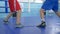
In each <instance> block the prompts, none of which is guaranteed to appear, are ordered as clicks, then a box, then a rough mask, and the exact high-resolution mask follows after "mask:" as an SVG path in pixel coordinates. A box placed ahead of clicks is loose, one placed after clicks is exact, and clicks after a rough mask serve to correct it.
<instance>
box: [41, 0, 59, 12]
mask: <svg viewBox="0 0 60 34" xmlns="http://www.w3.org/2000/svg"><path fill="white" fill-rule="evenodd" d="M42 9H44V10H51V9H52V10H53V11H55V12H57V11H58V0H57V1H51V0H46V1H45V2H44V3H43V6H42Z"/></svg>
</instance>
